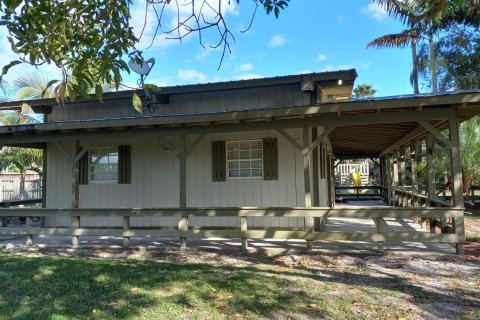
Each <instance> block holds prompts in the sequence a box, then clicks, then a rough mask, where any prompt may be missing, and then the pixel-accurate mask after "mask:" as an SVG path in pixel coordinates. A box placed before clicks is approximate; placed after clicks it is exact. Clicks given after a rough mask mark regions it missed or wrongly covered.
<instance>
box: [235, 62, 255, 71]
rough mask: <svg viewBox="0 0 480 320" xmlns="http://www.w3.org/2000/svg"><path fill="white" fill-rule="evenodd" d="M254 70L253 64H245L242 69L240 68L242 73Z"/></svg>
mask: <svg viewBox="0 0 480 320" xmlns="http://www.w3.org/2000/svg"><path fill="white" fill-rule="evenodd" d="M252 69H253V64H251V63H244V64H242V65H241V66H240V67H238V70H239V71H241V72H245V71H250V70H252Z"/></svg>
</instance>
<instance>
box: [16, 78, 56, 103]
mask: <svg viewBox="0 0 480 320" xmlns="http://www.w3.org/2000/svg"><path fill="white" fill-rule="evenodd" d="M53 81H55V82H56V80H53ZM53 83H54V82H52V81H49V80H48V77H47V76H46V75H45V74H43V73H40V72H31V73H28V74H24V75H20V76H19V77H18V78H16V79H14V80H13V81H12V89H13V91H15V96H14V99H15V100H30V99H40V98H43V97H45V98H53V90H51V87H50V90H48V88H49V84H50V86H51V84H53Z"/></svg>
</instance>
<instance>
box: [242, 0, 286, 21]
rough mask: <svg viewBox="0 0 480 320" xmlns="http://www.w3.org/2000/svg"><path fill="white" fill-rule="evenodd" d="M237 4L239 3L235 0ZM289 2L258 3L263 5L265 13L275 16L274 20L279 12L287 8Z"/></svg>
mask: <svg viewBox="0 0 480 320" xmlns="http://www.w3.org/2000/svg"><path fill="white" fill-rule="evenodd" d="M237 2H240V1H239V0H237ZM289 2H290V0H260V3H261V4H262V5H263V7H264V9H265V12H266V13H267V14H270V13H271V12H273V13H274V14H275V18H278V15H279V14H280V10H284V9H285V8H286V7H288V3H289Z"/></svg>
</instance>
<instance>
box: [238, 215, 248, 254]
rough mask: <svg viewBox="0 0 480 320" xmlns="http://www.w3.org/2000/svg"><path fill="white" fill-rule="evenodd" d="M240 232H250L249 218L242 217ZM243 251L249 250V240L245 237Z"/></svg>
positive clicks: (243, 238)
mask: <svg viewBox="0 0 480 320" xmlns="http://www.w3.org/2000/svg"><path fill="white" fill-rule="evenodd" d="M240 230H241V231H247V230H248V225H247V217H240ZM242 249H243V250H247V249H248V239H247V238H245V237H242Z"/></svg>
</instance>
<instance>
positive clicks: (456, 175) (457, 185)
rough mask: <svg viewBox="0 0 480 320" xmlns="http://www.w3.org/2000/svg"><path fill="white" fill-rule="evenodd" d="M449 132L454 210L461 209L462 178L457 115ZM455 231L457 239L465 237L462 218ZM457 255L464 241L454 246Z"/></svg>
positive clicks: (450, 123)
mask: <svg viewBox="0 0 480 320" xmlns="http://www.w3.org/2000/svg"><path fill="white" fill-rule="evenodd" d="M449 129H450V130H449V131H450V139H451V141H452V149H451V161H452V163H451V165H452V176H453V188H452V198H453V205H454V207H455V208H463V178H462V166H461V162H460V137H459V132H458V119H457V115H456V114H454V115H453V116H452V117H451V118H450V119H449ZM455 220H456V221H455V222H454V224H455V230H454V232H455V233H456V234H457V235H458V236H459V237H465V228H464V224H463V218H456V219H455ZM456 249H457V254H458V255H459V256H463V255H464V241H461V242H458V243H457V244H456Z"/></svg>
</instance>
